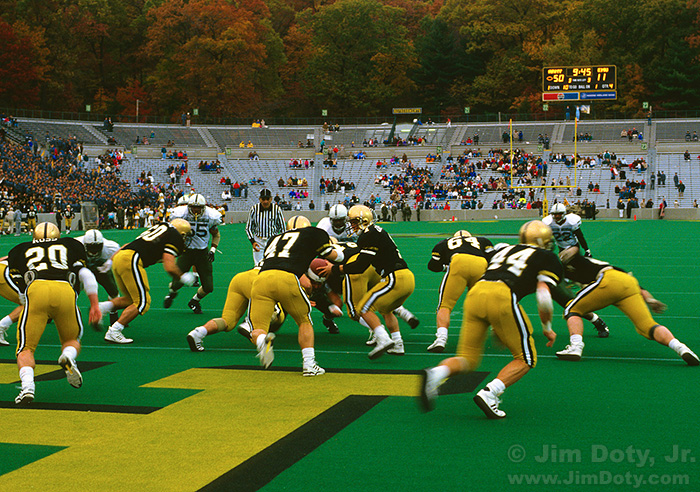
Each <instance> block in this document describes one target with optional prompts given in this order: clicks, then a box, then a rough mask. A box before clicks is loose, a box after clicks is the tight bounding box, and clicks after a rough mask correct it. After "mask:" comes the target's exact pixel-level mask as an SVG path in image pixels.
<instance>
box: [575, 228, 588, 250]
mask: <svg viewBox="0 0 700 492" xmlns="http://www.w3.org/2000/svg"><path fill="white" fill-rule="evenodd" d="M574 236H576V239H577V240H578V243H579V244H580V245H581V247H582V248H583V249H584V250H587V249H588V243H587V242H586V238H584V237H583V232H581V229H580V228H579V229H576V230H575V231H574Z"/></svg>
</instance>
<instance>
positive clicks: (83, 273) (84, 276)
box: [78, 267, 97, 295]
mask: <svg viewBox="0 0 700 492" xmlns="http://www.w3.org/2000/svg"><path fill="white" fill-rule="evenodd" d="M78 277H80V283H81V284H83V290H85V293H86V294H87V295H92V294H95V295H96V294H97V279H96V278H95V275H94V274H93V273H92V272H91V271H90V270H89V269H88V268H87V267H82V268H81V269H80V270H79V271H78Z"/></svg>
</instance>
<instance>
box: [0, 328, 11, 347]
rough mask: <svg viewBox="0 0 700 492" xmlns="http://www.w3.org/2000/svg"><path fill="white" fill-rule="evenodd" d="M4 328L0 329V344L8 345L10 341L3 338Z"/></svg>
mask: <svg viewBox="0 0 700 492" xmlns="http://www.w3.org/2000/svg"><path fill="white" fill-rule="evenodd" d="M5 331H6V330H5V329H0V345H9V344H10V342H8V341H7V340H5Z"/></svg>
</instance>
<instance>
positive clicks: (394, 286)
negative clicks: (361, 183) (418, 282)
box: [324, 205, 415, 359]
mask: <svg viewBox="0 0 700 492" xmlns="http://www.w3.org/2000/svg"><path fill="white" fill-rule="evenodd" d="M348 219H349V221H350V225H351V226H352V229H353V231H355V232H357V233H359V238H358V240H357V247H358V248H359V250H360V251H359V253H358V254H357V255H354V256H353V257H352V258H350V259H349V261H347V262H346V263H344V264H342V265H334V266H332V267H327V268H326V271H325V272H324V274H325V275H328V274H333V273H342V274H346V275H353V274H366V272H367V270H368V269H369V267H374V270H376V272H375V274H378V275H379V277H381V279H380V280H379V281H378V282H377V283H376V284H374V285H373V286H372V287H371V288H369V290H367V291H366V293H364V294H363V296H362V298H361V299H360V300H359V301H357V302H356V303H355V302H353V304H354V305H355V306H357V307H358V309H357V311H356V313H354V318H355V319H358V320H359V319H360V318H362V319H363V320H364V321H365V323H367V325H368V326H369V327H370V328H371V329H372V332H373V334H374V335H375V338H376V341H375V344H374V348H373V349H372V350H371V351H370V353H369V354H368V355H369V358H370V359H376V358H378V357H380V356H382V355H383V354H384V353H386V352H387V351H389V350H391V349H393V352H395V354H396V355H401V354H403V353H404V344H403V339H402V337H401V331H400V330H399V322H398V320H397V319H396V316H395V315H394V313H393V311H394V309H396V308H398V307H400V306H402V304H403V303H404V301H405V300H406V299H408V297H409V296H410V295H411V294H412V293H413V289H414V288H415V278H414V276H413V273H412V272H411V271H410V270H409V269H408V265H407V264H406V261H405V260H404V259H403V258H402V257H401V253H400V252H399V249H398V248H397V247H396V243H394V240H393V239H391V236H390V235H389V233H387V232H386V231H385V230H384V229H382V228H381V227H379V226H377V225H376V224H375V223H374V214H373V213H372V210H370V208H369V207H367V206H365V205H355V206H353V207H352V208H351V209H350V210H349V212H348ZM362 282H363V284H364V283H365V282H364V280H363V281H362ZM351 298H352V294H350V295H346V302H347V300H348V299H351ZM348 306H350V305H349V304H348ZM374 310H376V311H377V312H379V314H381V315H382V317H383V318H384V323H385V324H386V327H385V325H383V324H382V322H381V320H380V319H379V316H377V314H375V313H374V312H373V311H374ZM387 329H388V330H389V333H391V337H390V336H389V334H388V333H387Z"/></svg>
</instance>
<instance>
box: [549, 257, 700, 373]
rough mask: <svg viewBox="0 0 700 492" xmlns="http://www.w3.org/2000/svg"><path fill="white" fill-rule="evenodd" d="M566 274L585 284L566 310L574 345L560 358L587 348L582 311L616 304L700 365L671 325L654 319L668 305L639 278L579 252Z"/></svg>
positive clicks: (651, 335)
mask: <svg viewBox="0 0 700 492" xmlns="http://www.w3.org/2000/svg"><path fill="white" fill-rule="evenodd" d="M566 277H567V278H568V279H570V280H572V281H574V282H578V283H580V284H583V285H584V287H583V288H582V289H581V290H580V291H579V293H578V295H577V296H576V297H575V298H574V299H573V300H572V301H571V302H570V303H569V304H568V306H566V309H565V310H564V317H565V318H566V324H567V326H568V327H569V336H570V344H569V345H567V346H566V348H565V349H564V350H561V351H559V352H557V357H559V358H560V359H564V360H574V361H577V360H580V359H581V354H582V353H583V347H584V343H583V321H582V320H581V313H587V312H591V311H597V310H599V309H603V308H604V307H607V306H615V307H616V308H618V309H619V310H620V311H622V312H623V313H625V315H626V316H627V317H628V318H629V319H630V320H631V321H632V323H634V326H635V328H636V329H637V333H639V334H640V335H642V336H643V337H645V338H647V339H649V340H655V341H657V342H659V343H660V344H661V345H666V346H667V347H670V348H671V349H673V350H675V351H676V353H678V355H680V356H681V358H682V359H683V360H684V361H685V362H686V363H687V364H688V365H691V366H697V365H700V359H698V356H697V355H695V353H693V351H692V350H690V349H689V348H688V347H687V346H686V345H685V344H683V343H681V342H679V341H678V340H677V339H676V338H675V337H674V336H673V334H672V333H671V331H670V330H669V329H668V328H666V327H665V326H663V325H660V324H658V323H657V322H656V321H654V318H653V317H652V315H651V313H650V312H649V309H650V308H651V310H652V311H654V312H655V313H662V312H664V311H665V309H666V305H665V304H664V303H662V302H661V301H658V300H656V299H654V297H653V296H652V295H651V294H650V293H649V292H648V291H646V290H644V289H642V288H641V287H640V286H639V282H637V279H636V278H634V277H633V276H632V275H630V274H628V273H627V272H626V271H624V270H622V269H621V268H618V267H614V266H612V265H611V264H610V263H606V262H604V261H600V260H596V259H593V258H585V257H583V256H580V255H576V256H574V257H573V258H572V259H571V261H570V262H569V263H568V264H567V266H566Z"/></svg>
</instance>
